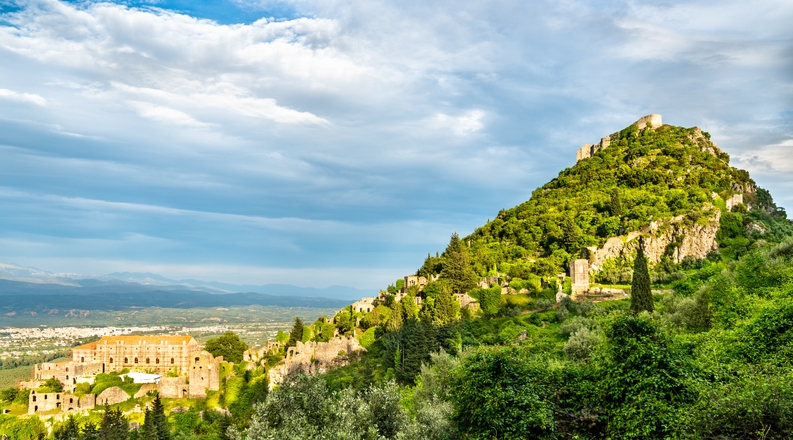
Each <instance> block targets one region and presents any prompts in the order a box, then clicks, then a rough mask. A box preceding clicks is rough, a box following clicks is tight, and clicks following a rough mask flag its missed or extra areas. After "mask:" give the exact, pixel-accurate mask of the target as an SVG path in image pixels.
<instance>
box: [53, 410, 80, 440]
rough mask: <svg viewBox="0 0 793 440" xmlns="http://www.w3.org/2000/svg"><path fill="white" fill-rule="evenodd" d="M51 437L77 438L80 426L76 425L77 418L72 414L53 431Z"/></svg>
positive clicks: (58, 439) (57, 438) (71, 439)
mask: <svg viewBox="0 0 793 440" xmlns="http://www.w3.org/2000/svg"><path fill="white" fill-rule="evenodd" d="M53 437H54V438H55V440H79V438H80V427H79V426H77V420H75V418H74V416H73V415H72V416H69V418H68V419H66V421H65V422H63V424H62V425H60V426H59V427H58V428H56V429H55V430H54V431H53Z"/></svg>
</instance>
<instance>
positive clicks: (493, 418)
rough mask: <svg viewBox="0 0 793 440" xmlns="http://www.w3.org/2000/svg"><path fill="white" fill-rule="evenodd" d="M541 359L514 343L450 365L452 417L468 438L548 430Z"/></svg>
mask: <svg viewBox="0 0 793 440" xmlns="http://www.w3.org/2000/svg"><path fill="white" fill-rule="evenodd" d="M546 365H547V364H546V362H544V360H541V359H536V358H528V359H527V358H526V357H525V356H524V355H523V353H521V352H520V351H519V350H517V349H515V348H501V349H497V350H481V351H475V352H473V353H472V354H470V355H469V356H468V357H466V358H465V359H464V360H463V361H462V363H461V365H460V366H459V367H457V368H456V369H455V371H454V376H453V379H452V382H451V386H450V389H449V396H450V401H451V402H452V405H453V406H454V415H453V420H454V421H455V422H456V423H457V427H458V429H459V430H460V431H461V432H462V434H463V435H467V436H469V437H470V438H516V439H517V438H542V437H545V436H546V435H548V434H550V433H551V432H552V431H553V426H554V424H553V408H554V404H553V399H554V395H553V392H552V389H551V387H550V386H549V384H548V383H547V371H546V367H545V366H546Z"/></svg>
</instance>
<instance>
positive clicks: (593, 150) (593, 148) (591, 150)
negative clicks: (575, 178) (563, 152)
mask: <svg viewBox="0 0 793 440" xmlns="http://www.w3.org/2000/svg"><path fill="white" fill-rule="evenodd" d="M631 125H635V126H637V127H639V130H641V129H643V128H645V127H647V125H650V126H651V127H653V128H655V127H660V126H661V125H663V118H662V117H661V115H659V114H651V115H647V116H643V117H641V118H639V120H638V121H636V122H634V123H633V124H631ZM615 134H617V133H614V134H612V135H611V136H606V137H604V138H601V139H600V142H598V143H596V144H592V145H590V144H584V146H582V147H581V148H579V149H578V151H576V154H575V161H576V163H578V162H580V161H581V160H583V159H588V158H590V157H592V156H594V155H595V154H597V153H598V151H600V150H602V149H604V148H607V147H608V146H609V145H610V144H611V137H612V136H614V135H615Z"/></svg>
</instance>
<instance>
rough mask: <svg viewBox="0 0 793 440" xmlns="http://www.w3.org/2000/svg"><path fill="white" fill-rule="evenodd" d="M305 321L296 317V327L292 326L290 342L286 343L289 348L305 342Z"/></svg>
mask: <svg viewBox="0 0 793 440" xmlns="http://www.w3.org/2000/svg"><path fill="white" fill-rule="evenodd" d="M303 327H305V326H304V325H303V321H301V320H300V317H298V316H295V325H293V326H292V331H291V332H289V341H288V342H287V343H286V346H287V347H294V346H295V344H296V343H297V341H301V342H302V341H303Z"/></svg>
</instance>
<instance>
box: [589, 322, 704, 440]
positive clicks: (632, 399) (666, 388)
mask: <svg viewBox="0 0 793 440" xmlns="http://www.w3.org/2000/svg"><path fill="white" fill-rule="evenodd" d="M606 336H607V340H608V344H607V351H606V356H607V359H606V362H605V365H604V369H605V371H608V377H607V378H606V379H605V380H603V382H602V386H603V387H604V388H603V391H602V392H603V393H604V394H605V395H604V403H605V405H606V406H607V408H608V409H609V410H610V411H609V412H610V418H609V423H608V432H609V435H610V436H611V437H613V438H623V439H628V438H642V439H643V438H665V437H668V436H669V435H670V434H671V433H672V432H673V430H674V426H676V424H677V421H678V420H679V417H680V415H681V414H680V407H681V405H684V404H690V403H693V402H694V400H695V399H694V393H693V390H692V389H691V388H690V385H689V384H688V383H687V381H686V379H685V378H686V376H687V375H688V374H689V371H688V369H689V368H690V367H689V366H688V365H687V359H686V357H684V356H680V354H679V353H675V352H674V350H673V347H672V346H671V344H670V341H669V340H668V339H667V337H666V336H665V335H664V334H663V333H662V332H661V331H660V330H659V329H658V327H657V326H656V325H655V324H654V323H653V322H651V321H650V320H649V319H648V318H646V317H642V316H639V317H633V316H620V317H618V318H616V319H615V320H614V322H613V323H612V324H611V325H610V326H609V327H608V328H607V330H606Z"/></svg>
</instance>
